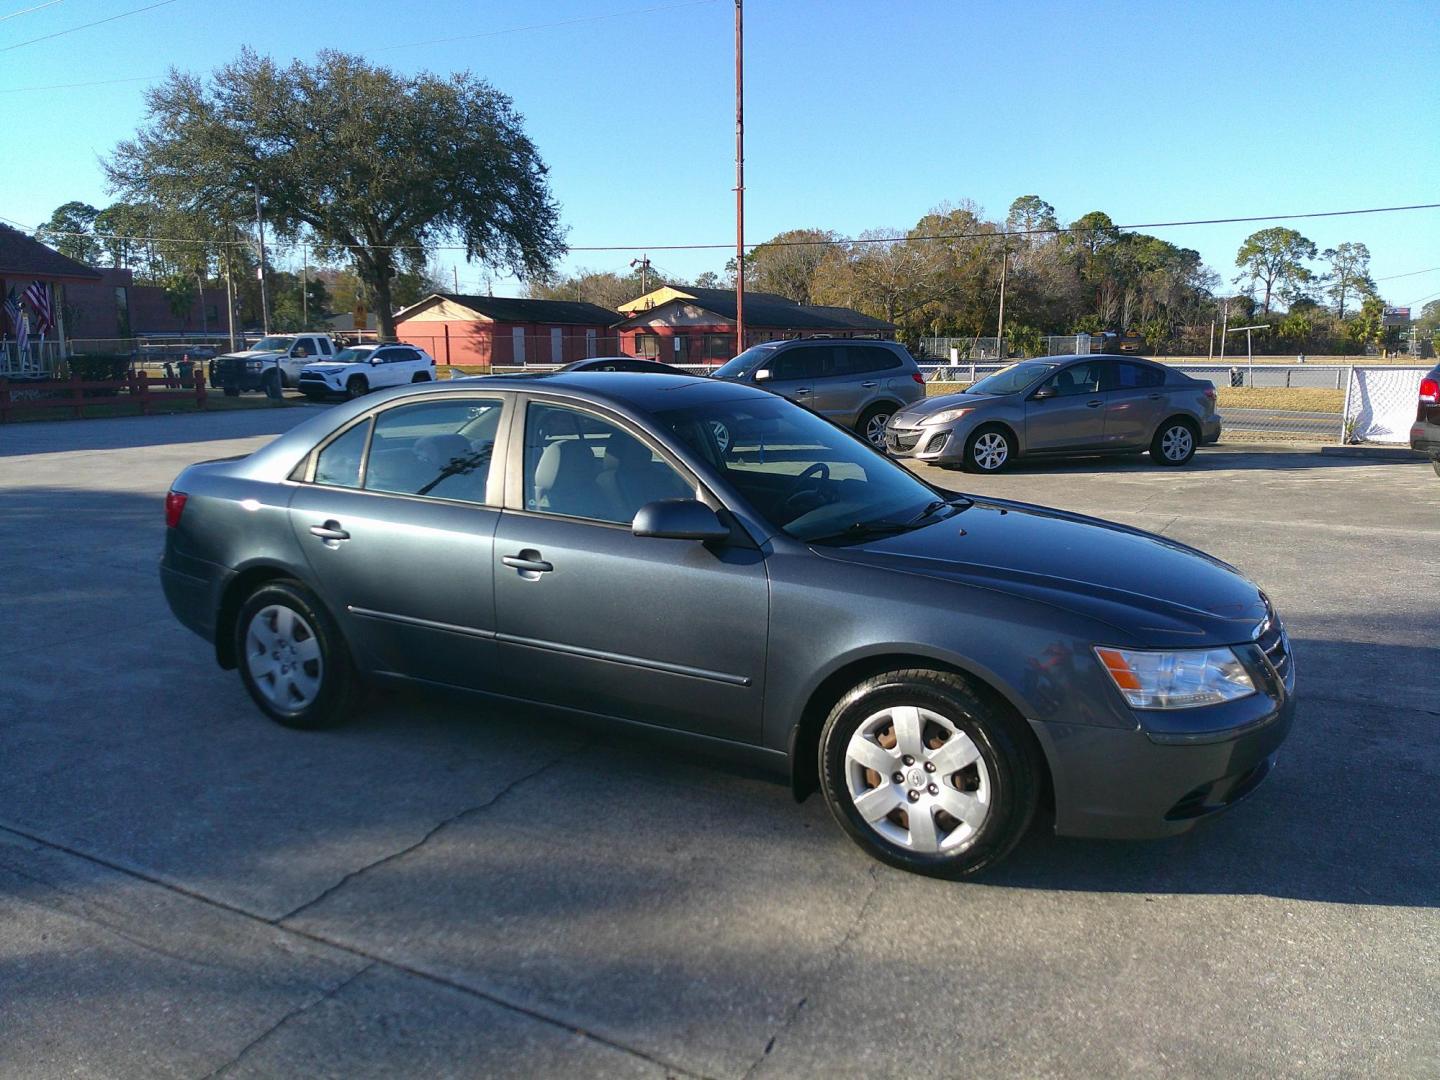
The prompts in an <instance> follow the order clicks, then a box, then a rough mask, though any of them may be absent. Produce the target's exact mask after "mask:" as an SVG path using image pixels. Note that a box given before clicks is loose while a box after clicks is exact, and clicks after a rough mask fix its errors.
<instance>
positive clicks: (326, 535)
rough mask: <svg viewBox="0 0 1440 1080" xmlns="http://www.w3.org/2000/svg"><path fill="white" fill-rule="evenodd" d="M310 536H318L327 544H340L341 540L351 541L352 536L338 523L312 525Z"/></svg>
mask: <svg viewBox="0 0 1440 1080" xmlns="http://www.w3.org/2000/svg"><path fill="white" fill-rule="evenodd" d="M310 535H311V536H318V537H319V538H320V539H321V540H323V541H325V543H327V544H332V545H333V544H338V543H339V542H340V541H341V540H349V539H350V534H349V533H348V532H346V531H345V530H344V529H342V528H341V527H340V522H338V521H327V522H325V524H324V525H311V526H310Z"/></svg>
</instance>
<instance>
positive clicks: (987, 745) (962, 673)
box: [161, 373, 1295, 877]
mask: <svg viewBox="0 0 1440 1080" xmlns="http://www.w3.org/2000/svg"><path fill="white" fill-rule="evenodd" d="M717 429H723V430H724V431H725V432H726V437H725V439H724V440H721V439H719V438H717V435H716V431H717ZM166 523H167V525H168V528H167V530H166V538H165V552H164V558H163V560H162V563H161V580H162V582H163V585H164V590H165V595H166V598H167V600H168V601H169V604H170V607H171V609H172V610H173V611H174V612H175V614H176V615H177V616H178V617H179V619H180V620H181V621H182V622H183V623H184V624H185V625H186V626H188V627H190V628H191V629H192V630H194V631H196V632H197V633H198V634H200V635H201V636H202V637H204V638H205V639H206V640H208V641H211V642H213V643H214V650H215V658H216V660H217V661H218V663H219V664H220V666H221V667H223V668H230V669H234V668H238V669H239V674H240V677H241V679H242V680H243V682H244V685H245V687H246V689H247V690H248V691H249V693H250V695H251V697H252V698H253V699H254V701H255V703H256V705H257V706H258V707H259V708H260V710H261V711H262V712H263V713H265V714H266V715H267V716H269V717H270V718H272V719H273V720H275V721H277V722H279V723H281V724H284V725H287V726H290V727H296V728H313V727H319V726H322V725H327V724H333V723H335V722H337V721H339V720H342V719H343V718H344V717H345V716H346V715H347V714H348V713H349V712H350V710H351V707H352V704H353V702H354V701H355V700H356V695H357V691H358V690H359V689H360V688H361V687H362V685H365V684H369V683H381V682H383V683H392V684H401V685H409V686H415V687H422V688H423V687H444V688H446V689H448V690H459V691H465V692H469V693H471V694H474V695H477V696H480V697H490V698H493V699H496V700H499V701H502V702H504V701H510V702H514V701H517V700H518V701H524V702H527V703H530V704H534V705H539V706H542V707H546V708H549V709H552V710H555V711H558V712H560V713H562V714H565V715H568V716H571V717H574V718H578V719H581V720H585V721H589V722H593V723H599V724H603V725H607V726H608V727H609V728H611V729H612V730H625V731H630V732H634V733H640V734H645V735H648V736H651V737H653V738H655V739H659V740H662V741H664V742H668V743H669V744H671V745H679V746H684V747H690V748H695V749H699V750H701V751H704V752H706V753H711V754H721V755H724V756H727V757H730V758H733V759H739V760H743V761H745V762H748V763H750V764H752V765H754V766H757V767H759V768H761V769H763V770H767V771H769V772H771V773H773V774H775V775H776V776H777V777H779V778H781V779H783V780H785V781H786V782H788V783H789V784H790V785H792V787H793V790H794V792H795V794H796V796H797V797H799V798H803V797H804V796H806V795H807V794H809V793H811V792H812V791H816V790H818V791H820V792H821V793H822V794H823V796H824V798H825V800H826V802H827V803H828V804H829V807H830V810H831V812H832V813H833V815H834V817H835V818H836V820H837V821H838V822H839V824H840V826H841V827H842V828H843V829H844V830H845V831H846V832H847V833H848V834H849V835H850V836H851V837H852V838H853V839H854V840H855V841H856V842H857V843H858V844H860V846H862V847H863V848H864V849H865V850H867V851H869V852H870V853H871V854H873V855H875V856H876V857H877V858H880V859H883V860H885V861H886V862H889V863H892V864H894V865H897V866H900V867H904V868H906V869H909V870H913V871H917V872H921V873H926V874H933V875H937V876H945V877H962V876H966V875H970V874H974V873H976V872H978V871H980V870H982V869H983V868H985V867H987V866H990V865H992V864H994V863H995V862H996V861H997V860H999V859H1000V858H1002V857H1003V856H1004V855H1005V853H1006V852H1008V851H1009V850H1010V849H1011V848H1012V847H1013V846H1014V845H1015V844H1016V843H1017V842H1018V841H1019V839H1020V837H1021V836H1022V835H1023V834H1024V833H1025V831H1026V830H1027V829H1028V828H1029V826H1030V824H1031V822H1032V821H1033V820H1034V818H1035V817H1036V815H1037V814H1038V813H1039V812H1040V810H1041V808H1042V806H1053V809H1054V816H1053V821H1054V826H1055V828H1056V830H1057V831H1059V832H1060V833H1063V834H1068V835H1077V836H1110V837H1139V836H1159V835H1168V834H1172V833H1177V832H1182V831H1184V830H1186V829H1188V828H1190V827H1191V826H1192V825H1194V824H1195V822H1197V821H1198V820H1200V819H1202V818H1204V817H1206V816H1208V815H1210V814H1213V813H1215V812H1218V811H1220V810H1222V809H1224V808H1226V807H1228V806H1230V805H1231V804H1233V803H1234V802H1236V801H1237V800H1239V799H1241V798H1243V797H1244V796H1245V795H1247V794H1248V793H1249V792H1250V791H1252V790H1253V789H1254V788H1255V787H1256V785H1258V784H1259V783H1260V781H1261V780H1263V779H1264V778H1265V776H1266V775H1267V774H1268V773H1269V771H1270V769H1271V766H1272V764H1273V763H1274V761H1275V755H1276V752H1277V750H1278V748H1279V747H1280V745H1281V743H1282V741H1283V740H1284V738H1285V736H1286V733H1287V732H1288V730H1289V728H1290V725H1291V720H1292V716H1293V712H1294V700H1295V699H1294V687H1295V671H1294V666H1293V663H1292V661H1291V657H1290V651H1289V644H1288V641H1287V639H1286V636H1285V631H1284V627H1283V626H1282V624H1281V622H1280V620H1279V618H1278V617H1277V615H1276V614H1275V612H1274V610H1273V609H1272V608H1271V606H1270V604H1269V602H1268V601H1267V600H1266V598H1265V595H1264V594H1263V593H1262V592H1261V591H1260V590H1259V589H1258V588H1257V587H1256V586H1255V585H1254V584H1252V583H1251V582H1249V581H1247V580H1246V579H1245V578H1244V577H1242V576H1241V575H1240V574H1239V573H1238V572H1237V571H1236V570H1234V569H1233V568H1232V567H1229V566H1227V565H1225V564H1224V563H1221V562H1219V561H1217V560H1215V559H1213V558H1210V557H1209V556H1206V555H1203V554H1201V553H1200V552H1198V551H1195V550H1193V549H1191V548H1187V547H1185V546H1183V545H1181V544H1178V543H1175V542H1174V541H1171V540H1167V539H1165V538H1163V537H1159V536H1152V535H1150V534H1148V533H1144V532H1140V531H1137V530H1135V529H1129V528H1124V527H1122V526H1119V525H1111V524H1107V523H1105V522H1101V521H1096V520H1093V519H1089V518H1083V517H1079V516H1076V515H1073V514H1065V513H1060V512H1057V511H1052V510H1044V509H1041V508H1039V507H1034V506H1027V505H1024V504H1022V503H1015V502H1008V501H1003V500H996V499H980V498H970V497H967V496H964V495H960V494H957V493H955V492H951V491H945V490H941V489H937V488H934V487H931V486H929V485H927V484H925V483H923V482H921V481H920V480H918V479H917V478H916V477H914V476H913V475H911V474H910V473H909V472H908V471H906V470H905V469H903V468H901V467H900V466H899V465H896V464H895V463H894V462H892V461H890V460H889V459H888V458H886V457H885V456H884V455H883V454H881V453H879V452H878V451H876V450H875V449H874V448H872V447H871V446H870V445H869V444H868V443H867V442H866V441H865V440H864V439H862V438H860V437H859V436H856V435H853V434H851V433H849V432H847V431H844V430H842V429H841V428H839V427H836V426H835V425H833V424H831V423H829V422H828V421H826V420H824V419H822V418H821V417H818V416H816V415H815V414H814V413H812V412H810V411H809V410H807V409H803V408H800V407H799V406H797V405H795V404H793V403H791V402H789V401H787V400H785V399H783V398H781V397H779V396H777V395H774V394H769V393H766V392H764V391H761V390H758V389H755V388H754V387H747V386H744V385H737V384H736V383H733V382H723V381H718V380H709V379H693V378H688V377H683V376H673V375H641V374H625V373H620V374H616V373H573V374H555V375H542V376H528V377H527V376H517V377H511V378H487V379H469V380H460V381H456V382H454V383H450V384H438V385H437V384H426V385H421V386H416V387H414V388H405V389H397V390H393V391H387V392H383V393H381V394H377V395H372V396H369V397H366V398H362V399H358V400H356V401H353V402H350V403H348V404H345V405H341V406H337V407H336V408H335V409H332V410H329V411H327V412H325V413H322V414H320V415H317V416H316V417H314V418H313V419H311V420H309V421H308V422H306V423H305V424H302V425H300V426H299V427H297V428H295V429H294V430H293V431H291V432H290V433H289V434H287V435H285V436H282V437H281V438H279V439H277V440H276V441H275V442H273V443H271V444H270V445H268V446H267V447H265V448H264V449H262V450H260V451H258V452H256V453H254V454H252V455H250V456H249V457H247V458H242V459H232V460H225V461H216V462H209V463H204V464H199V465H193V466H191V467H190V468H188V469H186V470H185V471H184V472H182V473H181V474H180V476H179V477H178V478H177V479H176V480H175V483H174V486H173V489H172V490H171V492H170V493H169V495H168V497H167V499H166ZM668 760H669V758H668V757H667V756H666V755H665V754H664V753H658V754H657V755H656V756H655V757H654V759H653V765H652V767H653V768H654V769H657V770H660V771H661V772H664V771H665V769H666V768H667V767H668V766H667V762H668ZM1047 817H1048V815H1047Z"/></svg>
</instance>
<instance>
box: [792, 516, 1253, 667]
mask: <svg viewBox="0 0 1440 1080" xmlns="http://www.w3.org/2000/svg"><path fill="white" fill-rule="evenodd" d="M814 550H815V551H816V552H817V553H818V554H820V555H822V556H824V557H825V558H830V559H836V560H840V561H845V562H852V563H861V564H866V565H869V566H874V567H878V568H881V569H886V570H891V571H895V572H898V573H907V574H920V575H924V576H927V577H932V578H937V579H942V580H947V581H954V582H958V583H964V584H968V585H972V586H975V587H979V588H985V589H992V590H995V591H998V592H1004V593H1007V594H1010V595H1014V596H1022V597H1026V598H1028V599H1031V600H1036V601H1040V602H1042V603H1046V604H1049V605H1051V606H1054V607H1059V608H1063V609H1065V610H1067V611H1070V612H1073V613H1075V614H1078V615H1081V616H1083V617H1086V618H1090V619H1094V620H1098V621H1100V622H1104V623H1106V624H1108V625H1109V627H1111V628H1112V629H1113V631H1114V633H1113V634H1111V635H1110V637H1109V639H1108V640H1110V642H1111V643H1112V644H1130V645H1135V646H1145V645H1151V646H1181V647H1184V646H1189V647H1194V646H1201V645H1218V644H1234V643H1237V642H1243V641H1250V640H1252V639H1253V637H1254V632H1255V627H1256V625H1257V624H1258V623H1259V622H1260V621H1261V620H1262V619H1264V617H1265V613H1266V607H1265V597H1264V594H1262V593H1261V591H1260V589H1259V587H1258V586H1256V585H1255V584H1254V583H1253V582H1251V581H1249V580H1247V579H1246V578H1245V577H1244V576H1243V575H1241V574H1240V572H1239V571H1238V570H1236V569H1235V568H1234V567H1233V566H1230V565H1228V564H1227V563H1224V562H1221V561H1220V560H1219V559H1216V558H1214V557H1212V556H1210V555H1206V554H1205V553H1204V552H1201V551H1197V550H1196V549H1194V548H1192V547H1188V546H1186V545H1185V544H1181V543H1177V542H1176V541H1174V540H1168V539H1166V538H1165V537H1163V536H1156V535H1154V534H1153V533H1147V532H1144V531H1142V530H1140V529H1132V528H1129V527H1127V526H1124V525H1117V524H1114V523H1112V522H1107V521H1101V520H1099V519H1098V518H1089V517H1084V516H1082V515H1080V514H1069V513H1065V512H1063V511H1059V510H1050V509H1046V508H1044V507H1039V506H1031V505H1029V504H1026V503H1017V502H1008V501H1004V500H997V499H977V500H976V501H975V502H974V503H973V504H972V505H971V506H969V507H968V508H966V509H964V510H963V511H961V512H960V513H957V514H954V515H952V516H950V517H948V518H945V519H943V520H941V521H938V522H937V523H936V524H934V525H930V526H928V527H926V528H923V529H914V530H911V531H909V532H904V533H898V534H895V535H892V536H887V537H883V538H880V539H876V540H868V541H866V542H864V543H863V544H857V545H854V546H840V547H830V546H824V547H820V546H817V547H816V548H815V549H814Z"/></svg>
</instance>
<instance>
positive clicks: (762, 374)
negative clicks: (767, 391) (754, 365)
mask: <svg viewBox="0 0 1440 1080" xmlns="http://www.w3.org/2000/svg"><path fill="white" fill-rule="evenodd" d="M751 378H752V379H754V380H755V381H756V382H764V381H765V380H766V379H768V378H770V369H769V368H768V367H762V368H761V369H760V370H759V371H757V372H755V374H754V375H752V376H751Z"/></svg>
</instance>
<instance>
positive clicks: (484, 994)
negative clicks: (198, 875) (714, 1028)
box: [0, 743, 710, 1080]
mask: <svg viewBox="0 0 1440 1080" xmlns="http://www.w3.org/2000/svg"><path fill="white" fill-rule="evenodd" d="M589 745H590V744H588V743H587V744H584V745H582V746H581V747H579V748H577V749H576V750H575V751H573V752H572V753H570V754H563V755H561V757H560V758H557V759H556V760H555V761H552V762H549V763H547V764H546V765H545V766H542V768H541V769H536V770H535V771H534V772H532V773H530V774H527V775H526V776H524V777H521V778H520V779H521V780H524V779H529V777H530V776H533V775H538V774H539V773H540V772H541V771H543V770H544V769H546V768H549V767H551V766H553V765H556V764H558V763H559V762H560V761H561V760H564V759H565V758H568V757H572V756H574V754H578V753H580V752H582V751H583V750H585V749H588V747H589ZM518 782H519V781H518V780H517V781H516V783H518ZM509 786H510V787H514V786H515V785H514V783H512V784H511V785H509ZM507 790H508V788H507ZM500 794H504V792H503V791H502V792H501V793H500ZM495 798H499V795H496V796H495ZM494 802H495V799H491V800H490V804H493V803H494ZM0 832H7V833H10V834H11V835H12V836H16V837H19V838H21V839H24V840H28V841H30V842H31V843H33V844H39V845H41V846H43V847H46V848H50V849H52V850H54V851H60V852H63V853H65V854H66V855H71V856H73V857H75V858H77V859H82V860H84V861H85V862H87V863H92V864H94V865H95V866H102V867H104V868H105V869H107V870H111V871H113V872H115V873H118V874H123V875H124V876H125V877H128V878H133V879H135V880H137V881H143V882H146V883H147V884H150V885H154V886H156V887H157V888H161V889H164V890H165V891H166V892H170V893H174V894H175V895H177V896H183V897H185V898H186V899H189V900H193V901H195V902H196V903H199V904H204V905H205V906H206V907H210V908H214V909H215V910H217V911H223V912H225V913H227V914H229V915H234V916H237V917H238V918H241V919H245V920H247V921H250V922H254V923H258V924H259V925H261V926H266V927H269V928H270V929H272V930H277V931H279V932H280V933H282V934H290V935H293V936H294V937H296V938H300V939H302V940H304V941H308V942H310V943H311V944H315V945H321V946H324V947H325V948H327V949H333V950H334V951H335V952H338V953H344V954H345V955H347V956H353V957H356V958H357V959H361V960H368V961H370V965H369V966H370V967H376V966H379V967H381V968H383V969H385V970H388V971H397V972H401V973H402V974H405V975H410V976H412V977H414V978H416V979H419V980H420V981H422V982H425V983H429V984H431V985H433V986H442V987H445V988H446V989H449V990H454V991H456V992H458V993H461V994H464V995H465V996H467V997H472V998H475V999H477V1000H480V1001H485V1002H488V1003H489V1004H491V1005H494V1006H495V1007H497V1008H500V1009H504V1010H505V1011H507V1012H512V1013H516V1014H518V1015H520V1016H524V1017H526V1018H527V1019H530V1020H533V1021H535V1022H536V1023H539V1024H543V1025H545V1026H546V1027H551V1028H558V1029H559V1030H561V1031H568V1032H570V1033H571V1034H572V1035H578V1036H579V1037H581V1038H582V1039H587V1040H589V1041H590V1042H593V1043H598V1044H599V1045H601V1046H605V1047H608V1048H610V1049H611V1050H616V1051H618V1052H620V1053H622V1054H626V1055H628V1056H630V1057H633V1058H638V1059H639V1060H641V1061H644V1062H647V1063H648V1064H650V1065H654V1066H656V1067H658V1068H660V1069H662V1070H664V1071H665V1072H666V1074H667V1076H674V1077H691V1078H694V1080H710V1078H708V1077H706V1076H705V1074H703V1073H698V1072H695V1071H693V1070H691V1069H687V1068H685V1067H683V1066H680V1065H677V1064H675V1063H674V1062H671V1061H667V1060H665V1059H664V1058H661V1057H657V1056H656V1055H654V1054H651V1053H649V1052H647V1051H645V1050H639V1049H636V1048H635V1047H633V1046H627V1045H626V1044H625V1043H622V1042H619V1041H618V1040H615V1039H611V1038H607V1037H606V1036H604V1035H599V1034H597V1033H595V1032H593V1031H587V1030H586V1029H585V1028H580V1027H576V1026H575V1025H574V1024H572V1023H569V1022H567V1021H565V1020H562V1019H560V1018H558V1017H555V1016H551V1015H549V1014H548V1013H545V1012H541V1011H540V1010H539V1009H535V1008H532V1007H530V1006H528V1005H520V1004H517V1003H515V1002H513V1001H507V1000H506V999H505V998H503V997H501V996H499V995H498V994H495V993H491V992H489V991H485V990H481V989H479V988H477V987H474V986H470V985H468V984H466V983H463V982H459V981H457V980H455V979H451V978H448V977H446V976H444V975H438V974H436V973H434V972H431V971H426V970H424V969H423V968H418V967H413V966H411V965H409V964H406V963H403V962H401V961H399V960H391V959H387V958H385V957H383V956H376V955H375V954H373V953H370V952H367V951H365V950H364V949H363V948H360V947H359V946H356V945H350V944H347V943H346V942H343V941H338V940H335V939H332V938H328V937H326V936H325V935H324V934H321V933H317V932H315V931H311V930H305V929H303V928H301V927H296V926H281V925H280V923H279V921H278V920H275V919H268V918H265V917H264V916H262V915H256V914H254V913H253V912H250V911H246V910H245V909H244V908H241V907H236V906H235V905H234V904H230V903H226V902H225V901H224V900H217V899H214V898H212V897H209V896H206V895H205V894H204V893H200V892H196V891H195V890H193V889H190V888H187V887H186V886H183V885H179V884H177V883H175V882H171V881H166V880H164V879H162V878H158V877H156V876H155V875H154V874H152V873H149V872H147V871H145V870H142V869H140V868H138V867H134V866H127V865H125V864H123V863H118V862H115V861H113V860H111V859H107V858H105V857H104V856H101V855H95V854H93V853H91V852H88V851H85V850H83V849H80V848H77V847H74V846H73V845H71V844H66V843H62V842H60V841H58V840H55V839H51V838H50V837H46V836H41V835H38V834H36V833H34V832H31V831H29V830H27V829H22V828H19V827H17V826H15V825H12V824H10V823H8V822H4V821H0ZM337 989H338V988H337Z"/></svg>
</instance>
